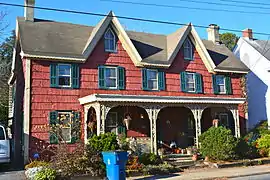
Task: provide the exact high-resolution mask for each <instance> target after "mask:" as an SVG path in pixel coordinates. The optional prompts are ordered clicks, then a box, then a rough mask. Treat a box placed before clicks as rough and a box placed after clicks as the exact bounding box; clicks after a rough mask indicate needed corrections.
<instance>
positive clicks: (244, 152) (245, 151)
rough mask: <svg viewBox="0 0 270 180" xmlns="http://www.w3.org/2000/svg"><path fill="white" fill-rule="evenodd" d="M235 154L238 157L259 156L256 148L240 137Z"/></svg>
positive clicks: (251, 157)
mask: <svg viewBox="0 0 270 180" xmlns="http://www.w3.org/2000/svg"><path fill="white" fill-rule="evenodd" d="M236 154H237V157H238V158H239V159H246V158H249V159H253V158H257V157H259V154H258V150H257V148H256V147H255V146H253V145H252V144H250V143H247V142H246V141H245V140H244V139H242V138H241V139H240V140H239V141H238V144H237V148H236Z"/></svg>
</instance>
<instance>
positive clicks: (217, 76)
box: [216, 75, 226, 94]
mask: <svg viewBox="0 0 270 180" xmlns="http://www.w3.org/2000/svg"><path fill="white" fill-rule="evenodd" d="M219 77H222V78H223V83H224V92H221V91H219V89H220V88H218V93H219V94H226V81H225V76H223V75H216V86H217V87H219V86H220V85H223V84H218V80H217V79H218V78H219Z"/></svg>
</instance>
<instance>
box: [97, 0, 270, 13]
mask: <svg viewBox="0 0 270 180" xmlns="http://www.w3.org/2000/svg"><path fill="white" fill-rule="evenodd" d="M100 1H106V2H112V3H122V4H133V5H142V6H154V7H165V8H177V9H193V10H200V11H216V12H232V13H241V14H264V15H269V14H270V12H260V11H259V12H258V11H241V10H229V9H214V8H200V7H190V6H177V5H167V4H154V3H143V2H134V1H122V0H100ZM238 7H239V6H238Z"/></svg>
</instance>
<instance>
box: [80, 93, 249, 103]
mask: <svg viewBox="0 0 270 180" xmlns="http://www.w3.org/2000/svg"><path fill="white" fill-rule="evenodd" d="M79 101H80V104H89V103H92V102H137V103H166V104H184V103H189V104H191V103H193V104H194V103H204V104H242V103H244V102H245V98H220V97H192V96H152V95H140V96H138V95H121V94H91V95H88V96H85V97H82V98H79Z"/></svg>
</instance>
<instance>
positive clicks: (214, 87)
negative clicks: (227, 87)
mask: <svg viewBox="0 0 270 180" xmlns="http://www.w3.org/2000/svg"><path fill="white" fill-rule="evenodd" d="M212 83H213V90H214V94H219V92H218V87H217V80H216V75H215V74H213V75H212Z"/></svg>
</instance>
